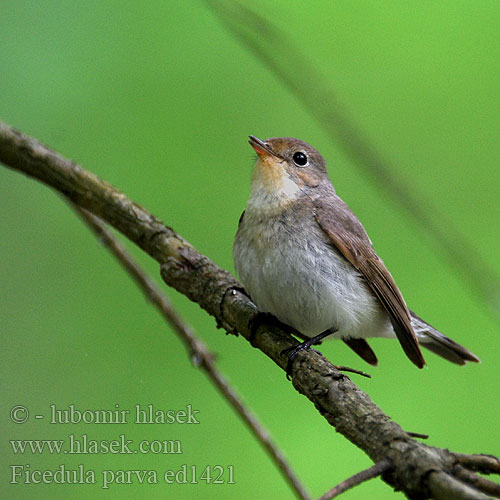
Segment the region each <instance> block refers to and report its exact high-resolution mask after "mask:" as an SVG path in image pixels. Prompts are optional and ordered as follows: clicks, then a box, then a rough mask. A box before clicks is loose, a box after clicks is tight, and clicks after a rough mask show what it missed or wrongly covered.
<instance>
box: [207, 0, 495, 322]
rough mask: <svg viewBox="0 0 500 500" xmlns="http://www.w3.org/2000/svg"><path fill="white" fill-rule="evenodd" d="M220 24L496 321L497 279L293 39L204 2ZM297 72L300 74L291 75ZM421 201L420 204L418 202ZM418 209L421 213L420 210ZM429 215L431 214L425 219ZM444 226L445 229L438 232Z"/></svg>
mask: <svg viewBox="0 0 500 500" xmlns="http://www.w3.org/2000/svg"><path fill="white" fill-rule="evenodd" d="M205 3H207V5H209V7H210V8H211V10H212V11H213V12H214V13H215V15H216V16H217V18H218V19H219V20H220V21H221V22H222V24H223V25H224V26H225V27H226V28H227V29H228V31H230V32H231V33H232V34H233V35H234V36H235V37H236V38H237V39H239V40H240V41H241V42H242V43H243V45H244V46H245V47H247V48H248V49H249V50H250V51H251V52H253V53H254V55H255V56H256V57H257V58H258V59H259V60H260V61H261V62H262V63H263V64H264V65H265V66H267V67H268V69H269V70H270V71H271V72H272V73H273V74H274V75H275V76H276V77H277V78H278V79H279V80H281V82H282V83H283V84H284V85H285V87H287V88H288V90H289V91H290V92H291V93H292V95H293V96H294V97H295V98H296V99H297V100H298V101H299V102H301V103H302V104H303V105H304V107H305V108H306V109H307V111H309V112H310V114H311V115H312V117H313V118H314V119H315V120H316V121H317V122H318V123H319V124H320V125H321V126H322V128H323V130H325V131H326V132H327V133H328V134H329V135H330V137H331V139H332V140H334V141H335V144H339V145H340V146H341V147H343V148H344V150H345V152H346V153H347V154H348V155H349V156H351V158H353V160H354V162H355V164H356V165H357V166H359V167H360V168H362V169H363V172H364V174H365V175H366V176H367V177H368V178H370V179H372V180H373V181H375V182H376V183H377V185H378V186H379V187H380V188H381V189H383V190H385V191H386V192H387V193H389V195H390V196H391V197H392V199H393V200H394V201H396V202H397V203H398V204H399V205H400V206H401V207H403V208H404V209H405V211H406V213H407V214H408V215H409V216H410V217H412V218H413V219H414V220H415V221H416V222H417V227H420V228H425V231H426V233H427V234H428V235H429V236H431V240H432V241H433V242H434V244H435V245H436V246H437V247H438V248H439V249H440V250H441V251H442V252H443V253H444V254H445V255H446V256H447V257H448V259H449V261H450V262H451V263H452V264H453V266H454V267H455V269H456V270H457V271H458V272H459V275H460V277H462V278H465V279H466V280H467V282H468V284H469V285H470V286H468V287H467V289H473V290H475V291H476V293H477V294H479V296H480V297H481V298H482V299H483V301H484V303H486V304H488V305H489V307H490V309H491V311H492V312H494V313H495V316H496V318H497V319H498V317H499V315H500V310H499V307H498V298H499V296H500V277H499V276H498V274H497V273H496V271H495V270H494V269H493V268H492V267H491V266H490V265H488V264H487V263H486V261H485V260H484V259H483V257H482V256H481V255H480V254H479V252H478V251H477V250H476V249H475V247H474V246H473V245H472V243H471V241H470V240H469V239H468V238H467V237H466V236H465V235H464V234H463V233H462V232H461V231H459V230H458V229H457V228H456V226H455V225H454V224H452V222H451V221H450V220H449V219H448V218H447V217H446V214H445V213H443V211H442V210H440V209H439V208H438V207H437V206H436V205H435V204H434V203H432V201H431V200H430V199H429V198H427V197H425V196H424V195H423V193H421V192H417V191H416V187H415V185H412V186H411V187H409V184H408V183H405V182H403V180H402V179H401V178H400V177H398V176H397V172H398V171H399V170H401V167H396V166H394V165H392V164H391V163H390V161H389V160H387V158H385V157H384V156H383V155H382V154H381V153H380V152H379V151H378V150H377V149H376V148H375V147H374V145H373V144H371V142H370V141H369V139H368V138H367V137H366V135H365V134H364V133H363V131H362V129H361V127H359V126H358V124H357V123H355V121H354V119H352V117H351V116H350V114H349V112H348V111H347V109H346V108H345V107H344V106H342V104H341V102H340V101H339V99H338V98H337V95H336V94H335V92H334V91H333V90H332V85H331V83H330V82H329V81H327V80H326V78H325V77H324V75H323V74H322V73H321V72H320V71H319V70H318V69H317V68H316V67H315V66H314V65H313V64H311V62H310V60H309V59H308V58H307V57H306V56H305V55H304V54H302V52H301V51H300V50H299V48H298V47H297V46H296V45H295V44H294V42H293V40H292V39H291V38H290V37H289V36H288V35H287V34H286V33H285V32H284V31H282V30H281V29H280V28H278V26H276V25H275V24H273V23H272V22H271V21H270V20H269V19H268V18H267V17H264V16H262V15H261V14H260V13H259V12H257V11H255V10H252V9H251V8H250V7H248V6H247V5H243V4H240V3H238V2H235V1H234V0H231V1H226V0H205ZM297 68H300V73H301V74H302V75H307V78H306V79H304V78H300V77H298V76H297ZM423 200H424V201H423ZM424 207H425V208H426V209H424ZM429 214H431V215H429ZM444 228H446V229H444Z"/></svg>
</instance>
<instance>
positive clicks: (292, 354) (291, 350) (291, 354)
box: [280, 329, 335, 380]
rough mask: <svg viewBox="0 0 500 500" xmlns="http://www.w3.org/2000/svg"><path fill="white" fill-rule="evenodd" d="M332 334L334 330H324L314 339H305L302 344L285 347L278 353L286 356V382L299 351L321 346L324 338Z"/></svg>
mask: <svg viewBox="0 0 500 500" xmlns="http://www.w3.org/2000/svg"><path fill="white" fill-rule="evenodd" d="M332 333H335V330H331V329H330V330H325V331H324V332H323V333H320V334H319V335H316V336H315V337H312V338H310V339H307V340H305V341H304V342H302V343H300V344H299V345H296V346H292V347H287V348H286V349H283V350H282V351H281V353H280V354H281V355H283V354H288V363H287V365H286V378H287V379H288V380H290V375H291V373H292V367H293V362H294V361H295V358H296V357H297V354H298V353H299V352H301V351H308V350H309V349H311V346H313V345H318V344H321V341H322V340H323V339H324V338H325V337H328V335H331V334H332ZM316 352H318V351H316ZM318 354H321V353H320V352H318Z"/></svg>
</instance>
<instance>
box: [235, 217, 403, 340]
mask: <svg viewBox="0 0 500 500" xmlns="http://www.w3.org/2000/svg"><path fill="white" fill-rule="evenodd" d="M248 222H250V221H248ZM316 236H317V238H305V237H304V235H303V233H302V232H300V231H298V232H297V233H295V234H294V235H290V234H287V232H286V231H285V230H283V229H282V228H280V226H279V225H278V224H275V227H274V230H273V229H272V227H269V226H267V227H266V228H265V229H261V230H260V232H259V237H258V238H255V239H254V238H251V237H249V236H248V235H247V232H246V231H244V230H242V231H240V233H239V234H238V236H237V238H236V241H235V247H234V258H235V267H236V271H237V272H238V274H239V277H240V279H241V281H242V283H243V285H244V286H245V288H246V290H247V291H248V292H249V294H250V296H251V297H252V299H253V301H254V302H255V303H256V304H257V306H258V307H259V309H260V310H262V311H263V312H270V313H272V314H273V315H275V316H276V317H277V318H278V319H279V320H280V321H282V322H283V323H285V324H287V325H290V326H291V327H293V328H294V329H296V330H297V331H299V332H300V333H302V334H303V335H305V336H309V337H312V336H314V335H317V334H319V333H322V332H324V331H326V330H329V329H333V330H336V333H335V334H334V335H333V336H334V337H338V338H346V337H351V338H365V337H394V336H395V334H394V331H393V329H392V325H391V323H390V320H389V318H388V316H387V314H386V312H385V310H384V309H383V308H382V306H381V305H380V303H379V301H378V299H377V298H376V297H375V296H374V295H373V292H371V290H370V289H369V288H368V286H367V285H366V283H365V281H364V279H363V277H362V276H361V275H360V274H359V273H358V272H357V271H356V269H354V267H353V266H352V265H351V264H350V263H349V262H347V261H346V260H345V259H344V258H343V257H342V256H340V255H339V254H338V253H337V252H336V251H335V250H333V248H332V247H331V246H329V245H328V244H327V242H326V237H325V236H324V235H323V233H322V231H321V229H319V227H318V228H317V231H316ZM313 241H316V243H313Z"/></svg>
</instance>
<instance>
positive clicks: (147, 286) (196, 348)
mask: <svg viewBox="0 0 500 500" xmlns="http://www.w3.org/2000/svg"><path fill="white" fill-rule="evenodd" d="M70 204H71V206H72V207H73V208H74V210H75V212H76V213H77V214H78V215H79V216H80V217H81V219H82V220H83V221H84V222H85V224H86V225H87V226H88V227H89V228H90V229H91V230H92V231H93V232H94V233H95V234H96V236H97V237H98V238H99V240H100V241H101V243H103V244H104V245H105V246H106V247H107V248H108V249H109V251H110V252H111V253H112V254H113V255H114V256H115V257H116V258H117V260H118V261H119V262H120V264H121V265H122V266H123V268H124V269H125V270H126V271H127V272H128V273H129V275H130V276H131V277H132V278H133V279H134V281H135V282H136V283H137V285H138V286H139V288H141V289H142V291H143V292H144V294H145V295H146V297H147V298H148V299H149V300H150V301H151V303H152V304H153V305H154V306H155V307H156V308H157V309H158V310H159V311H160V313H161V314H162V315H163V317H164V318H165V320H166V321H167V322H168V323H169V324H170V326H171V327H172V328H173V329H174V332H175V333H176V334H177V336H178V337H179V339H180V340H181V341H182V342H183V343H184V344H185V345H186V347H187V348H188V350H189V353H190V355H191V359H192V360H193V362H194V364H195V365H196V366H199V367H200V368H202V369H203V371H204V372H205V373H206V374H207V375H208V377H209V379H210V380H211V381H212V382H213V383H214V385H215V386H216V387H217V389H218V390H219V392H220V394H222V396H224V398H225V399H226V400H227V401H228V402H229V404H230V405H231V406H232V407H233V408H234V409H235V410H236V413H238V415H239V416H240V418H241V419H242V420H243V422H244V423H245V424H246V425H247V427H248V428H249V429H250V430H251V431H252V432H253V434H254V435H255V437H256V438H257V440H258V441H259V442H260V444H261V445H262V446H263V447H264V449H265V450H266V451H267V453H268V454H269V456H270V457H271V459H272V460H273V461H274V462H275V464H276V465H277V467H278V468H279V470H280V472H281V473H282V475H283V476H284V477H285V479H286V480H287V482H288V484H289V485H290V487H291V488H292V489H293V490H294V491H295V493H296V495H297V497H298V498H301V499H304V500H307V499H309V498H310V496H309V494H308V493H307V492H306V490H305V488H304V486H303V485H302V484H301V482H300V481H299V479H298V478H297V476H296V475H295V473H294V472H293V470H292V469H291V467H290V465H289V464H288V463H287V461H286V460H285V458H284V457H283V455H282V453H281V452H280V451H279V449H278V448H277V446H276V445H275V444H274V443H273V441H272V439H271V437H270V436H269V434H268V433H267V431H266V430H265V429H264V428H263V427H262V425H261V424H260V423H259V422H258V420H257V418H256V417H255V416H254V415H253V414H252V412H251V411H250V410H249V409H248V408H247V407H246V406H245V405H244V404H243V402H242V401H241V399H240V397H239V396H238V394H237V393H236V391H235V390H234V389H233V388H232V387H231V386H230V385H229V383H228V382H227V380H226V379H225V378H224V376H223V375H222V374H221V372H220V371H219V370H218V368H217V367H216V366H215V362H214V359H215V356H214V354H213V353H212V352H210V351H209V350H208V348H207V347H206V346H205V344H204V343H203V342H202V341H201V340H200V339H199V338H198V337H197V336H196V334H195V333H194V332H193V330H192V329H191V328H190V327H189V326H188V325H187V324H186V323H185V322H184V320H183V319H182V318H181V316H180V315H179V314H178V313H177V311H176V310H175V309H174V308H173V307H172V305H171V303H170V301H169V300H168V299H167V297H166V296H165V295H164V294H163V293H162V292H161V291H160V290H159V289H158V287H157V286H156V285H155V283H154V282H153V280H152V279H151V278H150V277H149V276H147V275H146V274H145V273H144V272H143V270H142V269H141V268H140V267H139V265H138V264H137V263H136V262H135V261H134V260H133V259H132V257H131V255H130V254H129V253H128V252H127V250H126V249H125V248H124V247H123V246H122V245H121V243H120V242H119V241H118V240H117V239H116V238H115V237H114V235H113V234H112V233H111V231H109V229H108V228H107V227H106V226H105V224H104V223H103V222H102V221H101V220H100V219H99V218H98V217H96V216H95V215H92V214H91V213H90V212H88V211H87V210H85V209H83V208H80V207H78V206H77V205H74V204H73V203H70Z"/></svg>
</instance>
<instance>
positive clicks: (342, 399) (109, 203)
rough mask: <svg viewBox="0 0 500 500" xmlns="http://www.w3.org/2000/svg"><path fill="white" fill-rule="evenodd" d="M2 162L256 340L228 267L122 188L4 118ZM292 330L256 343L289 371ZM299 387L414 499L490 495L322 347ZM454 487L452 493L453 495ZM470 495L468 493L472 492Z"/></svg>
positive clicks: (308, 360) (302, 369)
mask: <svg viewBox="0 0 500 500" xmlns="http://www.w3.org/2000/svg"><path fill="white" fill-rule="evenodd" d="M0 161H1V162H3V163H5V164H6V165H7V166H9V167H10V168H13V169H15V170H18V171H21V172H24V173H25V174H27V175H29V176H31V177H34V178H36V179H38V180H40V181H42V182H43V183H45V184H47V185H48V186H50V187H52V188H54V189H56V190H58V191H60V192H62V193H63V194H65V195H66V196H67V197H68V198H69V199H70V200H72V201H73V202H74V203H76V204H77V205H79V206H80V207H83V208H85V209H87V210H89V211H90V212H92V213H93V214H94V215H97V216H99V217H100V218H102V219H103V220H105V221H106V222H108V223H109V224H111V225H113V226H114V227H115V228H117V229H118V230H119V231H121V232H122V233H123V234H124V235H125V236H127V237H128V238H129V239H130V240H131V241H133V242H134V243H136V244H137V245H139V246H140V247H141V248H142V249H143V250H144V251H146V252H147V253H148V254H149V255H151V256H152V257H153V258H154V259H155V260H157V261H158V262H159V263H160V264H161V275H162V278H163V279H164V281H165V282H166V283H167V284H169V285H171V286H173V287H174V288H176V289H177V290H178V291H180V292H181V293H183V294H184V295H186V296H187V297H188V298H190V299H191V300H193V301H195V302H197V303H198V304H199V305H200V306H201V307H202V308H203V309H205V310H206V311H207V312H208V313H209V314H211V315H212V316H214V318H215V319H216V321H217V325H218V326H220V327H223V328H224V329H226V330H227V331H228V332H231V333H236V332H239V333H241V334H242V336H243V337H244V338H246V339H247V340H248V339H249V338H250V328H249V325H250V324H251V322H252V321H253V320H254V319H255V318H256V316H257V313H258V311H257V307H256V306H255V304H253V303H252V302H251V301H250V299H249V298H248V297H247V296H246V295H245V293H244V292H243V289H242V287H241V285H240V284H239V283H238V281H237V280H236V279H235V278H233V277H232V276H231V275H230V274H229V273H228V272H227V271H224V270H222V269H220V268H219V267H218V266H217V265H216V264H214V263H213V262H212V261H210V259H208V257H206V256H204V255H201V254H200V253H198V252H197V251H196V250H195V249H194V248H193V247H192V246H191V245H190V244H189V243H188V242H187V241H186V240H184V238H182V237H181V236H179V235H178V234H176V233H175V232H174V231H173V230H172V229H171V228H169V227H166V226H164V225H163V224H162V223H161V222H160V221H159V220H158V219H157V218H156V217H154V216H153V215H151V214H150V213H149V212H147V211H146V210H145V209H143V208H142V207H140V206H139V205H137V204H135V203H133V202H132V201H131V200H129V199H128V198H127V197H126V196H125V195H124V194H123V193H121V192H120V191H118V190H117V189H115V188H114V187H112V186H110V185H109V184H107V183H105V182H103V181H101V180H100V179H99V178H98V177H97V176H95V175H93V174H91V173H89V172H86V171H85V170H83V169H82V168H81V167H80V166H78V165H75V164H74V163H73V162H71V161H69V160H67V159H65V158H63V157H62V156H61V155H59V154H57V153H55V152H54V151H51V150H50V149H49V148H47V147H46V146H44V145H42V144H41V143H39V142H38V141H36V140H35V139H32V138H30V137H28V136H26V135H24V134H22V133H20V132H17V131H15V130H13V129H12V128H10V127H8V126H6V125H4V124H1V123H0ZM289 333H290V332H289V331H287V330H286V329H284V328H281V327H280V326H277V325H276V324H275V323H265V322H263V323H262V324H261V325H260V326H259V327H258V328H257V330H256V332H255V337H254V339H253V341H254V344H255V345H256V346H257V347H258V348H259V349H260V350H261V351H262V352H264V353H265V354H266V355H267V356H268V357H269V358H270V359H272V360H273V361H274V362H275V363H276V364H277V365H278V366H280V367H281V368H282V369H284V368H285V367H286V358H283V357H281V356H280V353H281V351H282V350H283V349H285V348H287V347H290V346H292V345H296V344H297V341H296V340H294V339H293V338H292V337H291V336H290V335H289ZM292 382H293V386H294V388H295V389H296V390H297V391H298V392H299V393H301V394H303V395H305V396H306V397H307V398H308V399H309V400H310V401H311V402H312V403H313V404H314V405H315V407H316V408H317V410H318V411H319V412H320V414H321V415H322V416H323V417H324V418H325V419H326V420H327V421H328V422H329V423H330V424H331V425H332V426H333V427H335V429H336V430H337V431H338V432H340V433H342V434H343V435H344V436H345V437H346V438H347V439H349V440H350V441H351V442H352V443H353V444H355V445H356V446H357V447H359V448H360V449H362V450H363V451H364V452H365V453H366V454H367V455H368V456H369V457H370V458H371V459H372V460H373V461H374V462H375V463H378V462H381V461H383V460H388V461H389V462H390V463H391V464H392V466H393V468H392V469H391V470H390V471H388V472H386V473H385V474H384V475H383V476H382V477H383V479H384V481H386V482H387V483H388V484H390V485H391V486H393V487H394V488H395V489H398V490H401V491H404V492H405V494H406V495H407V496H408V497H409V498H419V499H421V498H428V497H430V496H432V497H433V498H436V499H438V500H441V499H445V498H451V497H452V496H450V495H452V494H455V492H458V491H459V489H460V492H461V493H460V494H462V493H463V495H462V496H455V497H453V498H474V499H484V498H485V496H484V495H483V494H482V493H481V492H480V491H479V490H478V489H477V488H480V486H479V485H477V484H476V487H477V488H473V487H472V486H469V484H470V482H469V481H467V482H463V481H462V480H460V479H459V478H457V477H456V475H455V474H456V471H455V466H456V464H457V463H458V462H459V461H460V464H461V465H462V466H463V467H467V465H466V463H467V461H466V460H465V459H464V456H459V457H458V456H456V455H454V454H453V453H451V452H450V451H448V450H444V449H440V448H435V447H431V446H428V445H426V444H424V443H421V442H418V441H416V440H415V439H413V438H412V437H410V436H409V435H408V434H407V433H406V432H405V431H404V430H403V429H402V428H401V427H400V426H399V425H398V424H397V423H396V422H394V421H392V420H391V419H390V418H389V417H388V416H387V415H386V414H385V413H384V412H383V411H382V410H381V409H380V408H378V407H377V406H376V405H375V404H374V403H373V402H372V401H371V400H370V398H369V396H368V395H367V394H365V393H364V392H362V391H361V390H360V389H359V388H358V387H356V386H355V385H354V384H353V383H352V381H351V380H350V379H349V378H348V377H347V376H346V375H344V374H342V373H341V372H340V371H338V370H337V369H336V368H335V367H334V366H333V365H332V364H331V363H329V362H328V361H327V360H326V359H325V358H323V357H322V356H320V355H319V354H318V353H315V352H302V353H300V354H299V355H298V357H297V360H296V362H295V363H294V365H293V372H292ZM450 492H453V493H450ZM466 495H469V496H466Z"/></svg>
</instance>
